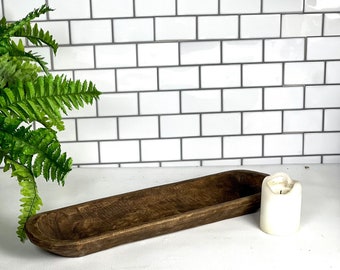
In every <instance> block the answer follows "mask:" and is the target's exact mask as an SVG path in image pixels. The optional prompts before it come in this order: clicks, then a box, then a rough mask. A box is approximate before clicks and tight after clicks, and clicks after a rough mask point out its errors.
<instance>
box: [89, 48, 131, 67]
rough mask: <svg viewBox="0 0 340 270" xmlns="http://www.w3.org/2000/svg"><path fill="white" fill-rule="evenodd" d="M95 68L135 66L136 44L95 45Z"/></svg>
mask: <svg viewBox="0 0 340 270" xmlns="http://www.w3.org/2000/svg"><path fill="white" fill-rule="evenodd" d="M95 52H96V64H97V68H113V67H134V66H136V64H137V62H136V45H133V44H119V45H97V46H95Z"/></svg>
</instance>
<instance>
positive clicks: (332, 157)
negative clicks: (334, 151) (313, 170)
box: [323, 155, 340, 164]
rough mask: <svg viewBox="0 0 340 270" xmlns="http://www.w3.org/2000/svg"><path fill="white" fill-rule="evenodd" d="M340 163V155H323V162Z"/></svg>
mask: <svg viewBox="0 0 340 270" xmlns="http://www.w3.org/2000/svg"><path fill="white" fill-rule="evenodd" d="M331 163H340V156H337V155H330V156H323V164H331Z"/></svg>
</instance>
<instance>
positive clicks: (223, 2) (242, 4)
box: [220, 0, 261, 14]
mask: <svg viewBox="0 0 340 270" xmlns="http://www.w3.org/2000/svg"><path fill="white" fill-rule="evenodd" d="M220 11H221V14H242V13H260V12H261V0H237V1H235V0H220Z"/></svg>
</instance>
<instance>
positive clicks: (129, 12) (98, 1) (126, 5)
mask: <svg viewBox="0 0 340 270" xmlns="http://www.w3.org/2000/svg"><path fill="white" fill-rule="evenodd" d="M91 3H92V14H93V17H94V18H117V17H132V16H133V0H91Z"/></svg>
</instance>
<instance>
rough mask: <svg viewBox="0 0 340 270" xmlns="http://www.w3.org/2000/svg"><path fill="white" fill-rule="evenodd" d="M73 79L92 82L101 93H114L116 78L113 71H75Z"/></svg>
mask: <svg viewBox="0 0 340 270" xmlns="http://www.w3.org/2000/svg"><path fill="white" fill-rule="evenodd" d="M74 78H75V79H76V80H81V81H85V80H87V81H92V82H93V83H94V84H95V85H96V88H97V89H98V90H99V91H101V92H114V91H116V86H115V85H116V76H115V71H114V70H113V69H103V70H100V69H92V70H76V71H74Z"/></svg>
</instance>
